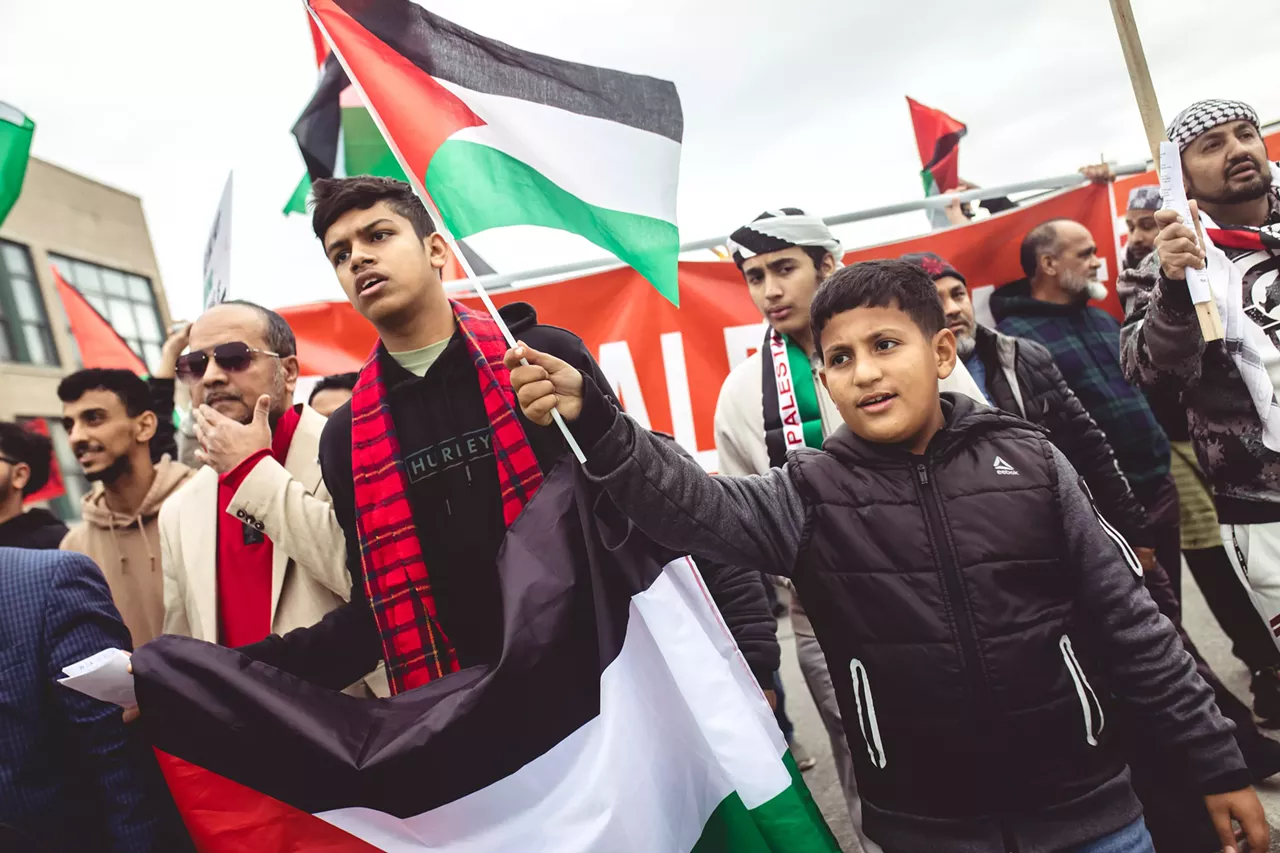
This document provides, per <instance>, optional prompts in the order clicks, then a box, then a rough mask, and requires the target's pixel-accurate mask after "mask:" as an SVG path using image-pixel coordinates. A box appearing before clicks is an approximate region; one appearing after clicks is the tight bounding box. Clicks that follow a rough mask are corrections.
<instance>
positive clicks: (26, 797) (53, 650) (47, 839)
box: [0, 548, 190, 853]
mask: <svg viewBox="0 0 1280 853" xmlns="http://www.w3.org/2000/svg"><path fill="white" fill-rule="evenodd" d="M111 648H115V649H129V648H131V646H130V644H129V631H128V630H127V629H126V628H125V626H124V623H123V622H122V621H120V614H119V612H118V611H117V610H116V608H115V605H114V604H112V603H111V592H110V591H109V590H108V589H107V583H106V581H105V580H104V579H103V577H102V572H101V571H99V569H98V567H97V566H96V565H94V563H93V561H92V560H90V559H89V558H88V557H86V556H84V555H83V554H73V553H70V552H67V551H30V550H25V549H18V548H0V716H3V717H4V720H5V723H4V725H3V726H2V727H0V825H6V824H7V825H8V826H9V827H11V828H12V829H13V830H15V831H16V832H17V833H19V835H20V836H21V840H20V841H15V840H14V839H12V838H11V836H9V835H4V836H3V837H0V847H4V849H6V850H86V851H88V850H93V851H104V853H126V851H127V853H152V851H154V853H169V851H181V850H187V849H190V842H189V841H188V840H186V833H185V831H184V830H183V829H182V823H181V821H180V820H179V819H178V815H177V812H176V811H175V810H174V807H173V802H172V800H171V799H170V798H169V794H168V792H167V791H165V788H164V782H163V780H162V779H161V777H160V771H159V769H158V768H157V767H156V764H155V759H154V758H153V757H152V755H151V751H150V749H149V748H148V745H147V744H146V743H143V742H133V741H132V740H131V738H130V735H129V732H128V731H127V730H126V729H125V726H124V723H123V722H121V720H120V708H119V707H117V706H115V705H108V704H107V703H105V702H99V701H97V700H96V699H90V698H89V697H88V696H85V695H83V694H82V693H77V692H76V691H74V690H71V689H69V688H67V687H63V686H61V685H59V684H57V683H56V680H57V679H58V678H59V677H61V676H62V674H63V668H64V667H68V666H70V665H71V664H75V663H77V662H79V661H81V660H82V659H84V658H87V657H90V656H92V655H96V654H98V653H99V652H102V651H104V650H106V649H111ZM10 844H11V845H19V844H20V845H22V846H6V845H10Z"/></svg>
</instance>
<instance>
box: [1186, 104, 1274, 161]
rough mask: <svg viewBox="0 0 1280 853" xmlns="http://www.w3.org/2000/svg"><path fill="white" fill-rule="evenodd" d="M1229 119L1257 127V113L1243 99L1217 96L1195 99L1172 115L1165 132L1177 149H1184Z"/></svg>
mask: <svg viewBox="0 0 1280 853" xmlns="http://www.w3.org/2000/svg"><path fill="white" fill-rule="evenodd" d="M1229 121H1247V122H1250V123H1252V124H1253V125H1254V126H1255V127H1257V126H1258V114H1257V113H1256V112H1255V111H1254V109H1253V107H1251V106H1249V105H1248V104H1246V103H1244V102H1243V101H1227V100H1221V99H1217V98H1211V99H1209V100H1205V101H1196V102H1195V103H1194V104H1192V105H1191V106H1189V107H1187V108H1186V109H1185V110H1183V111H1182V112H1180V113H1178V114H1177V115H1176V116H1174V118H1173V121H1172V122H1170V123H1169V127H1168V128H1167V129H1166V130H1165V133H1166V134H1167V135H1168V136H1169V141H1170V142H1172V143H1174V144H1175V145H1177V146H1178V150H1179V151H1186V150H1187V146H1188V145H1190V144H1191V143H1192V142H1195V141H1196V139H1198V138H1199V137H1200V136H1202V135H1203V134H1205V133H1208V132H1209V131H1211V130H1213V129H1214V128H1215V127H1220V126H1222V125H1224V124H1226V123H1227V122H1229Z"/></svg>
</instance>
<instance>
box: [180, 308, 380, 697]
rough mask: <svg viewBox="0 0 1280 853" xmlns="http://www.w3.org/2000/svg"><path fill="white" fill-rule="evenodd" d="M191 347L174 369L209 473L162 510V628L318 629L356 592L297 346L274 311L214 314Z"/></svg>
mask: <svg viewBox="0 0 1280 853" xmlns="http://www.w3.org/2000/svg"><path fill="white" fill-rule="evenodd" d="M189 347H190V350H189V352H187V353H186V354H185V355H183V356H181V357H180V358H179V359H178V361H177V365H176V373H177V376H178V378H179V379H180V380H182V381H183V382H185V383H186V384H187V386H188V387H189V388H190V391H191V403H192V407H193V416H194V419H195V432H196V438H197V439H198V440H199V442H200V450H198V451H196V457H197V458H198V459H199V460H200V462H201V463H203V465H204V467H203V468H201V470H200V471H198V472H197V473H196V475H195V476H194V477H193V478H192V479H191V482H190V483H189V484H188V485H187V486H186V487H185V488H184V489H183V490H182V491H181V492H180V493H179V494H178V496H177V497H176V499H174V500H172V501H170V502H169V503H167V504H166V505H165V507H164V510H163V511H162V512H161V514H160V539H161V546H162V551H163V562H164V575H165V621H164V628H165V633H169V634H183V635H187V636H191V637H195V638H197V639H201V640H206V641H209V642H217V643H221V644H223V645H227V646H242V645H245V644H249V643H256V642H258V641H259V640H262V639H263V638H264V637H266V636H267V635H268V634H270V633H272V632H277V633H283V632H286V631H290V630H292V629H294V628H299V627H303V626H306V625H311V624H313V623H315V622H316V621H318V620H319V619H320V618H321V617H323V616H324V615H325V614H326V613H328V612H329V611H331V610H333V609H334V608H336V607H338V606H339V605H341V604H342V603H343V602H344V601H345V600H346V599H347V597H348V595H349V593H350V590H351V577H350V575H349V574H348V573H347V568H346V545H345V542H344V540H343V535H342V528H341V527H339V526H338V522H337V519H335V518H334V515H333V510H332V507H331V505H330V497H329V491H328V489H326V488H325V484H324V480H323V478H322V476H321V471H320V466H319V464H318V461H317V459H318V456H319V446H320V434H321V432H322V430H323V429H324V424H325V419H324V417H323V416H322V415H320V414H318V413H317V412H316V411H315V410H314V409H311V408H309V407H307V406H303V405H296V406H295V405H293V391H294V386H295V384H296V382H297V379H298V358H297V354H296V353H297V346H296V342H295V340H294V335H293V330H292V329H290V328H289V324H288V323H286V322H285V320H284V318H283V317H281V316H280V315H279V314H276V313H275V312H274V311H269V310H267V309H266V308H263V307H261V306H259V305H255V304H253V303H250V302H241V301H234V302H226V303H223V304H221V305H218V306H215V307H214V308H211V309H209V310H208V311H206V312H205V313H204V314H203V315H202V316H201V317H200V318H199V319H197V320H196V321H195V323H193V324H192V326H191V330H190V338H189ZM372 668H373V664H371V665H370V666H369V667H368V668H367V669H366V670H365V671H364V672H359V673H356V674H354V675H353V677H352V679H351V681H352V682H358V681H359V680H360V679H361V677H362V676H365V675H366V674H367V673H368V671H369V670H371V669H372ZM377 683H378V677H377V676H376V675H375V676H371V683H370V686H371V687H373V685H376V684H377ZM342 686H344V687H345V686H347V685H345V684H344V685H342ZM374 689H375V691H376V692H385V691H377V688H374ZM352 692H355V693H359V694H361V695H367V692H368V691H367V690H365V689H364V687H363V686H362V685H359V684H357V685H356V687H354V688H353V691H352Z"/></svg>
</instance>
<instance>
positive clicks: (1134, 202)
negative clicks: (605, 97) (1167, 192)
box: [1125, 184, 1161, 210]
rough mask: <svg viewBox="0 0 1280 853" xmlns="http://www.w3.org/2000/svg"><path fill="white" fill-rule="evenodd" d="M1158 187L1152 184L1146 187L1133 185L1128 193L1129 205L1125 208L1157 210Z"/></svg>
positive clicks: (1158, 204) (1158, 201) (1158, 200)
mask: <svg viewBox="0 0 1280 853" xmlns="http://www.w3.org/2000/svg"><path fill="white" fill-rule="evenodd" d="M1160 204H1161V202H1160V187H1158V186H1155V185H1154V184H1153V185H1151V186H1146V187H1135V188H1134V189H1133V191H1132V192H1131V193H1129V206H1128V207H1127V208H1125V209H1126V210H1159V209H1160Z"/></svg>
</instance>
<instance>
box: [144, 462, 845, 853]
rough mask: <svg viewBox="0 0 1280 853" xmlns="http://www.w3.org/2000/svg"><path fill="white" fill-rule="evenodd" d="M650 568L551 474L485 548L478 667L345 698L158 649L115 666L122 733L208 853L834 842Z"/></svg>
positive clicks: (595, 504)
mask: <svg viewBox="0 0 1280 853" xmlns="http://www.w3.org/2000/svg"><path fill="white" fill-rule="evenodd" d="M664 559H667V558H666V557H663V558H658V557H657V556H656V554H655V552H654V550H653V546H652V544H651V543H650V542H648V540H646V539H644V538H643V537H642V536H641V535H640V534H639V533H638V532H636V531H635V530H634V528H628V527H627V525H626V523H625V521H623V520H621V519H620V516H618V515H617V512H616V510H613V509H612V505H611V504H610V503H609V502H608V499H607V498H606V497H604V496H602V495H601V494H600V493H599V492H598V491H597V490H596V489H595V488H594V487H592V486H591V485H590V484H589V483H587V481H586V478H585V476H584V475H583V474H582V471H581V469H580V468H579V467H578V466H576V465H573V464H572V463H571V461H570V462H566V463H562V464H561V465H559V466H557V467H556V468H555V469H553V470H552V471H551V473H550V474H549V475H548V477H547V479H546V481H545V482H544V483H543V485H542V487H541V488H540V489H539V490H538V493H537V494H536V495H535V496H534V498H533V499H532V500H531V501H530V503H529V504H528V506H526V507H525V510H524V512H523V513H522V514H521V515H520V517H519V518H518V519H516V521H515V522H514V523H513V524H512V526H511V528H510V530H509V531H508V533H507V537H506V539H505V541H504V543H503V547H502V551H501V552H500V553H499V556H498V566H497V569H498V577H499V583H500V584H501V590H502V601H503V603H504V606H503V650H502V654H501V657H500V659H499V662H498V663H497V664H496V665H493V666H487V665H481V666H472V667H468V668H466V669H463V670H461V671H459V672H457V673H453V674H450V675H446V676H444V677H443V678H439V679H436V680H434V681H432V682H430V683H429V684H427V685H425V686H423V687H420V688H418V689H416V690H410V691H406V692H404V693H401V694H400V695H398V696H395V697H392V698H391V699H386V700H361V699H354V698H353V697H350V696H346V695H344V694H341V693H336V692H333V691H328V690H324V689H321V688H318V687H314V686H312V685H309V684H306V683H303V682H301V681H299V680H298V679H295V678H293V677H291V676H289V675H286V674H284V673H282V672H280V671H279V670H276V669H272V668H270V667H267V666H265V665H262V664H256V663H253V664H247V662H246V659H245V657H244V656H243V655H242V654H240V653H239V652H237V651H235V650H234V649H227V648H222V647H220V646H215V645H213V644H209V643H201V642H199V641H196V640H191V639H188V638H183V637H162V638H160V639H158V640H155V641H153V642H151V643H148V644H146V645H145V646H143V647H141V648H139V649H138V651H137V653H136V654H135V655H134V658H133V669H134V675H135V687H136V690H137V694H138V700H139V708H140V710H141V711H142V725H143V726H144V731H145V733H146V734H147V735H149V736H150V737H151V739H152V741H153V743H154V744H155V746H156V747H157V748H158V749H159V750H162V751H163V752H164V753H166V754H167V755H164V756H162V759H163V766H164V767H165V771H166V776H167V778H168V780H169V783H170V789H171V790H172V791H173V794H174V799H175V801H176V802H177V803H178V807H179V809H180V810H181V811H182V813H183V817H184V819H185V820H186V822H187V826H188V828H189V829H190V830H191V832H192V835H193V837H194V838H195V839H196V842H197V844H198V846H199V847H200V849H201V850H204V851H208V852H209V853H229V851H239V850H243V849H255V850H259V849H272V850H277V851H282V853H292V851H303V850H312V849H318V847H319V845H320V844H321V843H323V844H324V848H323V849H326V850H332V851H357V850H359V851H367V850H369V849H371V848H372V849H375V850H385V851H397V852H399V851H425V850H433V851H441V853H462V851H465V853H499V852H500V851H511V850H555V851H558V852H559V853H595V851H637V853H639V851H643V853H685V851H696V853H720V851H724V853H729V851H733V853H769V851H794V852H795V853H802V851H803V853H810V851H813V853H819V852H820V853H835V851H837V850H838V848H837V846H836V843H835V839H834V838H833V837H832V836H831V833H830V831H829V830H828V829H827V827H826V825H825V824H824V823H823V821H822V817H821V814H820V813H819V812H818V809H817V806H816V805H815V804H814V802H813V800H812V798H811V797H810V795H809V792H808V789H807V788H806V787H805V785H804V782H803V781H801V779H800V776H799V773H798V772H797V771H796V769H795V765H794V763H793V762H792V761H791V759H790V756H789V753H788V752H787V749H786V744H785V742H784V741H783V739H782V734H781V732H779V731H778V728H777V725H776V723H775V722H774V720H773V715H772V713H771V712H770V710H769V706H768V705H767V704H766V703H765V701H764V697H763V696H762V695H761V693H760V688H759V687H758V686H757V685H756V683H755V681H754V679H753V678H752V676H751V673H750V671H749V670H748V668H747V665H746V662H745V661H744V660H743V659H742V656H741V654H740V653H739V652H738V650H737V647H736V646H735V645H734V643H733V639H732V637H731V635H730V634H729V633H728V629H727V628H726V627H725V626H724V624H723V622H722V621H721V620H720V617H719V614H718V613H717V612H716V610H715V608H714V605H713V604H712V603H711V601H710V596H709V594H708V593H707V591H706V588H705V587H704V586H703V585H702V581H701V578H700V576H699V575H698V574H697V571H696V569H695V568H694V566H693V563H692V561H691V560H689V559H687V558H681V559H677V560H675V561H673V562H671V563H669V564H667V565H665V566H664V565H662V560H664ZM211 773H212V774H216V775H211ZM247 838H253V839H256V840H257V841H258V842H259V846H254V847H252V848H249V847H246V846H244V845H245V839H247ZM264 842H267V843H264Z"/></svg>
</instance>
